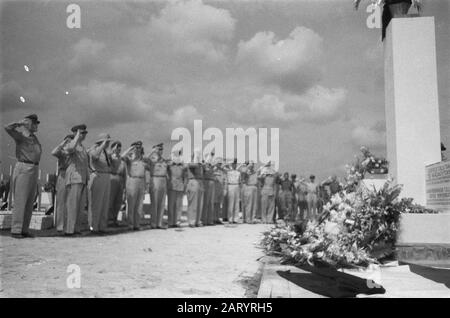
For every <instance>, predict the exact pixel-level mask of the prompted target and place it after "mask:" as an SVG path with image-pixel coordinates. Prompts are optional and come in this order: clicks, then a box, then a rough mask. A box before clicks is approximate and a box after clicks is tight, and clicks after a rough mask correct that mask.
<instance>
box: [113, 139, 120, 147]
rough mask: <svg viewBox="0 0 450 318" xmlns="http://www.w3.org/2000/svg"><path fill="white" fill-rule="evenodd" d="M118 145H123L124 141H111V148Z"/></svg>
mask: <svg viewBox="0 0 450 318" xmlns="http://www.w3.org/2000/svg"><path fill="white" fill-rule="evenodd" d="M116 145H118V146H120V147H122V143H121V142H120V141H118V140H114V141H113V142H112V143H111V148H114V147H115V146H116Z"/></svg>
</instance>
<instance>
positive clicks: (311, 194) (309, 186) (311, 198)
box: [305, 175, 318, 220]
mask: <svg viewBox="0 0 450 318" xmlns="http://www.w3.org/2000/svg"><path fill="white" fill-rule="evenodd" d="M315 180H316V177H315V176H314V175H311V176H310V177H309V182H306V183H305V185H306V193H307V194H306V203H307V205H308V219H309V220H313V219H315V218H316V217H317V196H318V188H317V184H316V182H315Z"/></svg>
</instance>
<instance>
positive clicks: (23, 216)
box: [5, 114, 42, 238]
mask: <svg viewBox="0 0 450 318" xmlns="http://www.w3.org/2000/svg"><path fill="white" fill-rule="evenodd" d="M39 123H40V122H39V120H38V117H37V115H35V114H32V115H28V116H26V117H25V118H24V119H23V120H22V121H20V122H14V123H11V124H9V125H6V126H5V130H6V132H7V133H8V134H9V135H10V136H11V137H12V138H13V139H14V141H15V143H16V158H17V163H16V165H15V167H14V173H13V179H12V194H13V198H14V203H13V210H12V223H11V235H12V237H15V238H23V237H30V236H31V235H30V234H29V232H28V230H29V226H30V221H31V215H32V212H33V203H34V198H35V195H36V188H37V180H38V174H39V161H40V160H41V153H42V147H41V144H40V143H39V140H38V138H37V137H36V135H35V133H36V132H37V130H38V125H39ZM18 128H22V130H21V131H18V130H17V129H18Z"/></svg>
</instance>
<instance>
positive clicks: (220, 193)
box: [214, 166, 226, 223]
mask: <svg viewBox="0 0 450 318" xmlns="http://www.w3.org/2000/svg"><path fill="white" fill-rule="evenodd" d="M214 179H215V186H216V188H215V191H214V222H215V223H220V218H221V217H222V209H223V206H224V199H225V184H226V172H225V170H223V168H221V167H220V168H219V167H217V166H216V167H214Z"/></svg>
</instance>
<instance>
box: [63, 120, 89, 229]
mask: <svg viewBox="0 0 450 318" xmlns="http://www.w3.org/2000/svg"><path fill="white" fill-rule="evenodd" d="M71 130H72V132H73V133H74V134H75V137H74V138H73V140H71V141H70V142H69V143H68V144H67V145H66V151H67V153H68V165H67V169H66V191H67V194H66V195H67V201H66V205H67V206H66V209H67V218H66V230H65V235H66V236H71V235H73V234H77V233H80V231H79V218H80V216H81V214H82V213H83V211H84V209H85V207H86V201H87V183H88V180H89V170H88V167H89V158H88V153H87V151H86V148H84V146H83V141H84V139H85V138H86V135H87V133H88V132H87V130H86V125H84V124H81V125H77V126H74V127H72V129H71Z"/></svg>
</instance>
